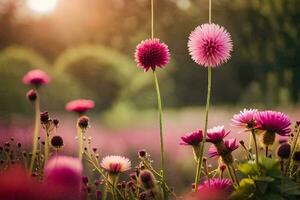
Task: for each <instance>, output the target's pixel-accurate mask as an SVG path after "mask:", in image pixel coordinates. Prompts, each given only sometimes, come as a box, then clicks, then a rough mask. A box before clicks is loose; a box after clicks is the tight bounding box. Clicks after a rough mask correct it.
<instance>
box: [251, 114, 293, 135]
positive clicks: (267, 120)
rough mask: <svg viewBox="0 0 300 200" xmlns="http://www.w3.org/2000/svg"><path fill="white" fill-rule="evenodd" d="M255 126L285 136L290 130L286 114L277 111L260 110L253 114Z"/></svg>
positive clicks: (289, 122)
mask: <svg viewBox="0 0 300 200" xmlns="http://www.w3.org/2000/svg"><path fill="white" fill-rule="evenodd" d="M255 119H256V123H257V128H258V129H261V130H264V131H267V132H269V133H277V134H279V135H282V136H287V135H289V133H290V132H291V128H290V125H291V121H290V119H289V117H288V116H287V115H285V114H284V113H282V112H277V111H271V110H268V111H261V112H258V113H256V115H255Z"/></svg>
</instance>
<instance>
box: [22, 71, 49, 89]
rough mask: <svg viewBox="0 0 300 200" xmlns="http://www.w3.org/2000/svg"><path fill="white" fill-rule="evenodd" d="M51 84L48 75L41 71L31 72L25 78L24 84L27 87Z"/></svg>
mask: <svg viewBox="0 0 300 200" xmlns="http://www.w3.org/2000/svg"><path fill="white" fill-rule="evenodd" d="M49 82H50V77H49V76H48V74H47V73H46V72H44V71H42V70H40V69H34V70H30V71H29V72H27V73H26V74H25V75H24V76H23V83H24V84H26V85H34V86H41V85H45V84H48V83H49Z"/></svg>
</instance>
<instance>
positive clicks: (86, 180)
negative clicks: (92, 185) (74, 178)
mask: <svg viewBox="0 0 300 200" xmlns="http://www.w3.org/2000/svg"><path fill="white" fill-rule="evenodd" d="M81 180H82V183H84V184H87V183H88V182H89V178H88V177H87V176H83V177H82V178H81Z"/></svg>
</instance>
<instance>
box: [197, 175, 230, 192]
mask: <svg viewBox="0 0 300 200" xmlns="http://www.w3.org/2000/svg"><path fill="white" fill-rule="evenodd" d="M203 189H212V190H217V191H228V190H231V189H232V183H231V181H230V180H229V179H227V178H224V179H221V178H211V179H210V180H209V181H208V180H206V181H204V182H203V183H202V184H201V185H199V187H198V191H201V190H203Z"/></svg>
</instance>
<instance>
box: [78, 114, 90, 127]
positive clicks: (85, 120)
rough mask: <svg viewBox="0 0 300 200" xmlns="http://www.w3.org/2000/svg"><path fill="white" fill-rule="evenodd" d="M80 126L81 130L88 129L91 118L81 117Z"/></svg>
mask: <svg viewBox="0 0 300 200" xmlns="http://www.w3.org/2000/svg"><path fill="white" fill-rule="evenodd" d="M78 126H79V127H80V128H81V129H86V128H87V127H88V126H89V118H88V117H87V116H81V117H80V118H79V119H78Z"/></svg>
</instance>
